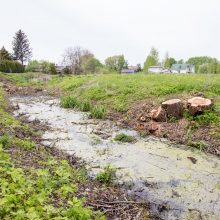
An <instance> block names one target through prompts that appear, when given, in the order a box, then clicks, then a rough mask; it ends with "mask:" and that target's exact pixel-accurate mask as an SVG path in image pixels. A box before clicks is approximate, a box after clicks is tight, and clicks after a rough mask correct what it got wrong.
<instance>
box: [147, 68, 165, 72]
mask: <svg viewBox="0 0 220 220" xmlns="http://www.w3.org/2000/svg"><path fill="white" fill-rule="evenodd" d="M163 70H164V68H163V67H162V66H150V67H149V68H148V72H149V73H162V72H163Z"/></svg>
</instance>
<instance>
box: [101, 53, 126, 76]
mask: <svg viewBox="0 0 220 220" xmlns="http://www.w3.org/2000/svg"><path fill="white" fill-rule="evenodd" d="M105 65H106V66H107V67H108V68H109V69H111V70H114V71H117V72H119V73H120V72H121V71H122V70H123V69H127V68H128V62H127V61H126V60H125V58H124V55H116V56H112V57H108V58H106V60H105Z"/></svg>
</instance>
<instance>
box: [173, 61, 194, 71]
mask: <svg viewBox="0 0 220 220" xmlns="http://www.w3.org/2000/svg"><path fill="white" fill-rule="evenodd" d="M171 71H172V73H195V66H194V65H192V64H187V63H185V64H173V65H172V67H171Z"/></svg>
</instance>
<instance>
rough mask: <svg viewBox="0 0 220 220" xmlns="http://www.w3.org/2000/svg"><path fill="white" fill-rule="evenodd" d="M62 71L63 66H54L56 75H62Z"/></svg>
mask: <svg viewBox="0 0 220 220" xmlns="http://www.w3.org/2000/svg"><path fill="white" fill-rule="evenodd" d="M64 69H65V66H58V65H56V72H57V73H63V71H64Z"/></svg>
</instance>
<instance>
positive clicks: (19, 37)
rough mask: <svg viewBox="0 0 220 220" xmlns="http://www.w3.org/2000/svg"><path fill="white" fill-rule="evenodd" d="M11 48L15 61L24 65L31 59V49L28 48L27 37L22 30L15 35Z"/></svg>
mask: <svg viewBox="0 0 220 220" xmlns="http://www.w3.org/2000/svg"><path fill="white" fill-rule="evenodd" d="M12 46H13V51H14V53H13V57H14V59H15V60H19V61H21V63H22V64H24V62H25V61H27V60H29V59H30V58H31V56H32V49H31V48H30V44H29V41H28V38H27V35H26V34H25V33H24V32H23V31H22V30H19V31H18V32H16V33H15V36H14V40H13V42H12Z"/></svg>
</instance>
